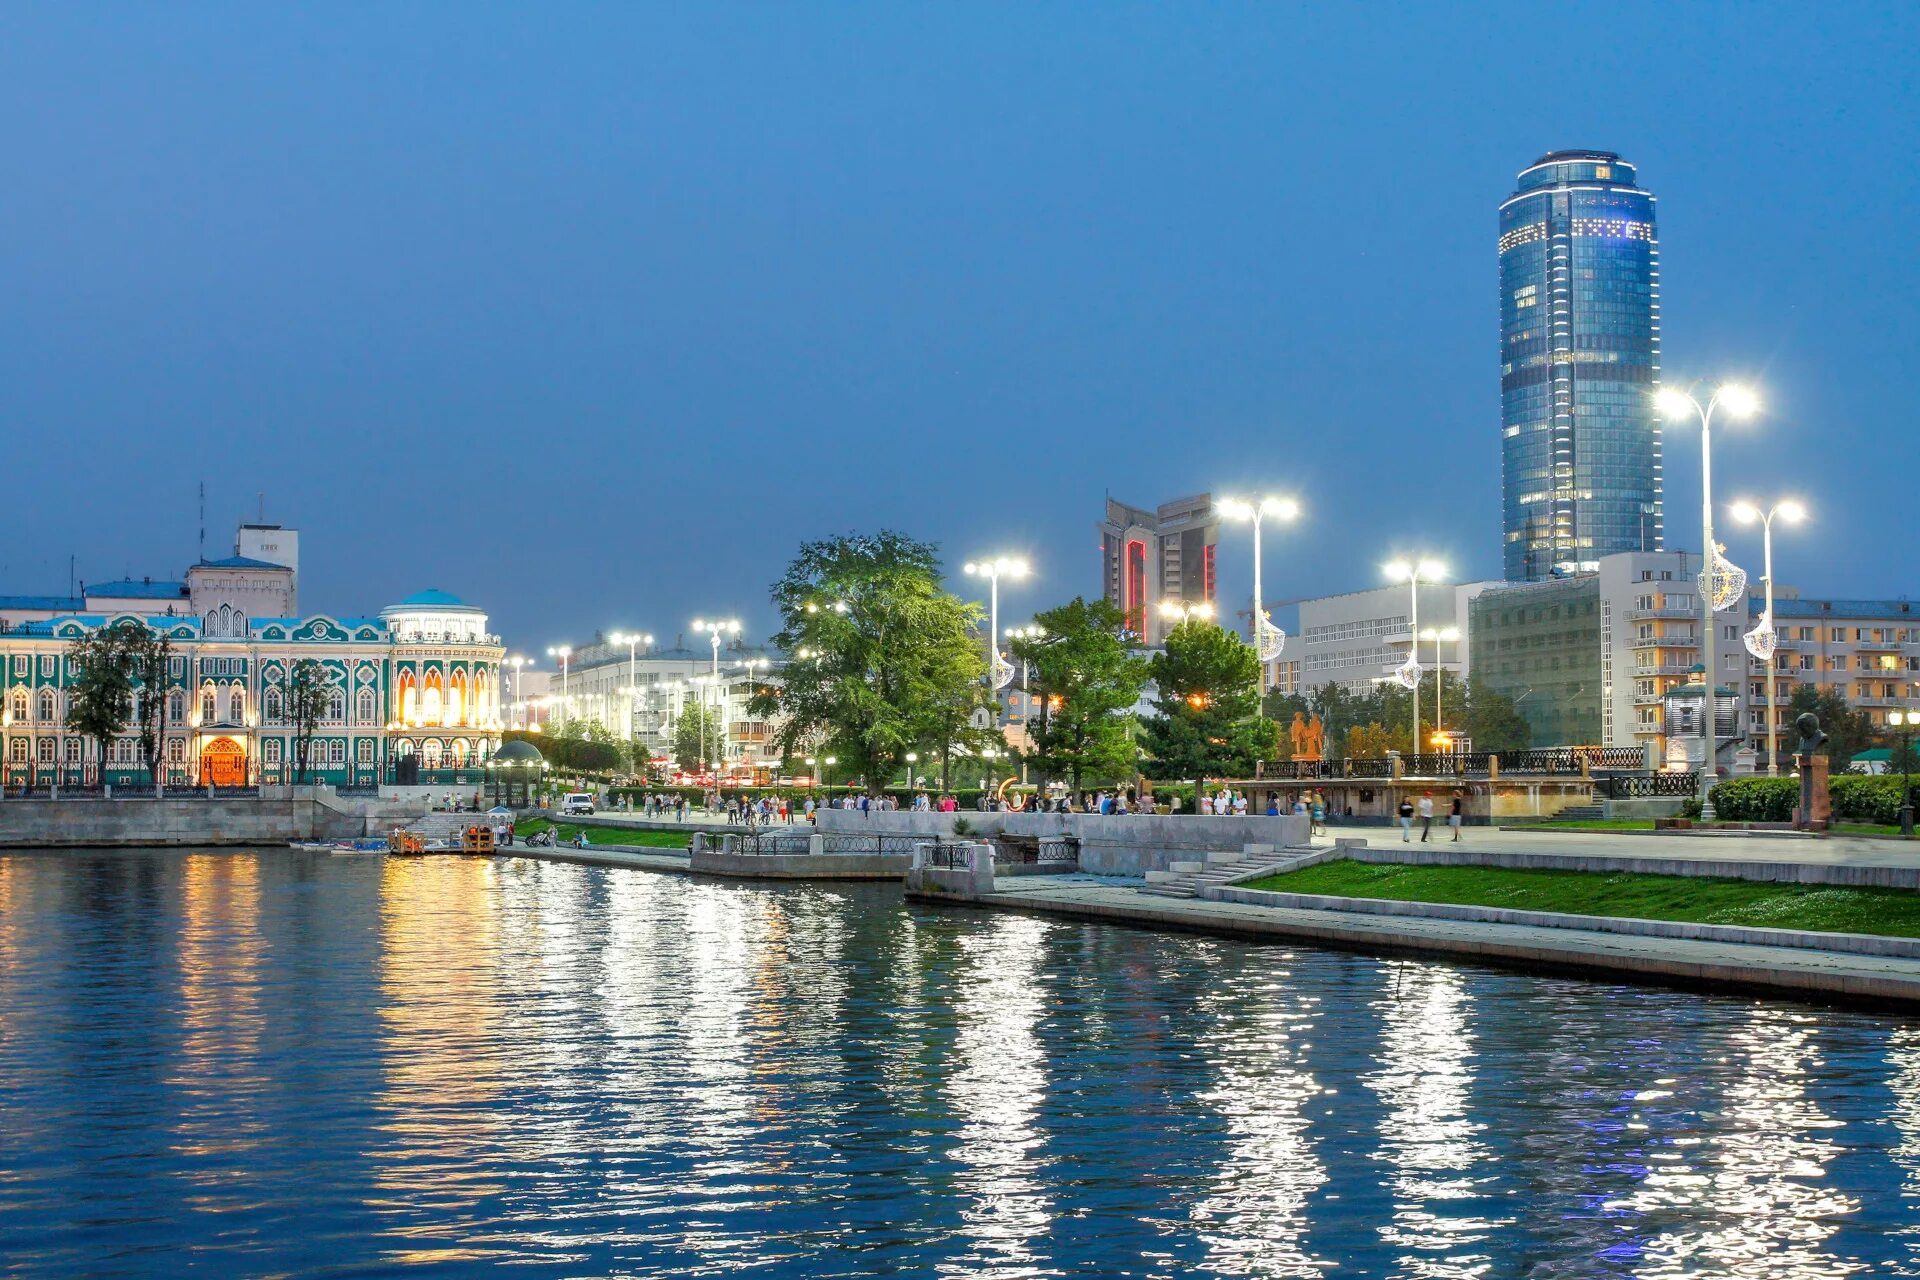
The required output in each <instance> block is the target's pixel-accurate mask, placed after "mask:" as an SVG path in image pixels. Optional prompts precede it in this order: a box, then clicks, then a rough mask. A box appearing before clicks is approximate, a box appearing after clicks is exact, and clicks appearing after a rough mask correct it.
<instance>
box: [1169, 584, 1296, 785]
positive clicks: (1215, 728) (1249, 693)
mask: <svg viewBox="0 0 1920 1280" xmlns="http://www.w3.org/2000/svg"><path fill="white" fill-rule="evenodd" d="M1148 671H1149V674H1151V675H1152V677H1153V681H1154V684H1155V686H1156V688H1157V692H1156V694H1155V698H1154V712H1155V714H1154V715H1152V716H1150V717H1148V719H1147V722H1146V725H1145V731H1146V732H1145V742H1146V747H1147V751H1148V753H1149V754H1150V755H1151V756H1152V760H1153V763H1152V768H1153V770H1154V772H1153V776H1154V777H1155V778H1157V779H1175V778H1180V779H1184V778H1195V779H1201V778H1208V777H1216V778H1217V777H1246V776H1249V775H1251V774H1252V772H1253V765H1254V761H1256V760H1259V759H1263V758H1265V757H1266V756H1267V755H1268V754H1269V753H1271V752H1272V751H1273V750H1274V748H1275V746H1276V744H1277V741H1278V738H1279V726H1277V725H1275V724H1274V723H1273V721H1271V720H1268V719H1266V718H1265V717H1264V716H1262V715H1260V714H1259V710H1260V693H1259V678H1260V661H1259V659H1258V658H1257V657H1256V656H1255V655H1254V652H1253V650H1252V649H1250V648H1248V647H1247V646H1246V645H1244V644H1242V643H1241V642H1240V638H1239V637H1238V636H1236V635H1234V634H1232V633H1231V632H1229V631H1227V630H1226V629H1225V628H1223V627H1221V626H1218V625H1217V624H1215V623H1212V622H1207V621H1204V620H1202V619H1198V618H1192V619H1188V620H1187V621H1185V622H1182V623H1181V624H1180V625H1179V626H1177V627H1175V628H1174V629H1173V630H1172V631H1171V632H1169V633H1168V634H1167V647H1166V650H1165V652H1163V653H1159V654H1156V655H1155V656H1154V658H1153V660H1152V662H1151V663H1150V664H1149V665H1148Z"/></svg>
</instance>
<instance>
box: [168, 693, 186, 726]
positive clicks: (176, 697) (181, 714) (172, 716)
mask: <svg viewBox="0 0 1920 1280" xmlns="http://www.w3.org/2000/svg"><path fill="white" fill-rule="evenodd" d="M186 718H187V695H186V694H184V693H181V692H180V691H179V690H178V689H175V690H174V691H173V693H172V694H170V695H169V696H168V698H167V719H169V720H171V721H172V722H173V723H175V724H179V723H180V722H181V721H183V720H185V719H186Z"/></svg>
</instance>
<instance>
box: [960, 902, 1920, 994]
mask: <svg viewBox="0 0 1920 1280" xmlns="http://www.w3.org/2000/svg"><path fill="white" fill-rule="evenodd" d="M977 902H978V905H980V906H984V907H993V908H1000V909H1003V910H1016V911H1037V912H1044V913H1047V914H1050V915H1063V916H1073V917H1078V918H1081V919H1092V920H1105V921H1109V922H1112V923H1116V924H1131V925H1139V926H1144V927H1148V928H1161V929H1179V930H1184V931H1188V932H1199V933H1215V934H1225V935H1229V936H1233V937H1244V938H1258V939H1264V940H1270V941H1281V940H1291V941H1298V942H1306V943H1312V944H1315V945H1319V946H1329V947H1338V948H1346V949H1351V950H1360V951H1374V952H1388V953H1407V952H1411V953H1419V954H1428V955H1446V956H1453V957H1456V958H1460V959H1467V960H1476V961H1482V962H1485V963H1489V964H1500V965H1509V966H1513V967H1517V968H1522V969H1528V970H1540V969H1549V970H1557V971H1565V972H1574V973H1581V974H1586V975H1590V976H1597V975H1604V976H1611V977H1619V978H1629V979H1638V980H1653V981H1661V982H1673V983H1678V984H1681V985H1688V986H1703V987H1708V988H1714V989H1723V988H1726V989H1740V990H1764V991H1768V992H1772V993H1776V994H1788V995H1795V996H1801V997H1805V998H1809V999H1818V1000H1846V1001H1860V1002H1865V1003H1878V1004H1881V1005H1883V1006H1884V1005H1886V1004H1898V1005H1900V1006H1902V1007H1904V1008H1910V1009H1914V1010H1920V960H1914V959H1906V958H1900V957H1885V956H1865V955H1856V954H1848V953H1842V952H1832V951H1819V950H1812V949H1806V948H1799V947H1770V946H1751V945H1742V944H1734V943H1721V942H1707V941H1701V940H1697V939H1689V938H1659V937H1642V936H1635V935H1629V934H1609V933H1599V932H1590V931H1587V930H1580V929H1550V928H1541V927H1539V926H1532V925H1508V924H1488V923H1480V922H1473V921H1459V920H1439V919H1431V918H1423V917H1412V916H1394V917H1379V916H1365V915H1358V914H1355V913H1351V912H1339V911H1310V910H1301V909H1295V908H1288V907H1266V906H1252V905H1248V904H1243V903H1234V902H1215V901H1208V900H1202V899H1176V898H1161V897H1149V896H1147V895H1145V894H1143V893H1141V892H1140V891H1139V889H1138V887H1136V886H1132V885H1123V884H1113V883H1102V882H1099V881H1096V880H1094V879H1092V878H1090V877H1083V876H1059V877H1002V878H1000V879H998V880H996V881H995V882H994V892H993V893H991V894H989V895H987V896H985V897H983V898H980V899H978V900H977Z"/></svg>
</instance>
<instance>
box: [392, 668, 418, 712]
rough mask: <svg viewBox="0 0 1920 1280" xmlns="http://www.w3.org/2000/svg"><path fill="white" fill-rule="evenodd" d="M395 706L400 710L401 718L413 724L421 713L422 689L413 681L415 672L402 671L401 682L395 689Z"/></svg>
mask: <svg viewBox="0 0 1920 1280" xmlns="http://www.w3.org/2000/svg"><path fill="white" fill-rule="evenodd" d="M394 706H395V707H396V708H397V709H398V710H399V713H400V720H401V722H402V723H404V724H412V723H413V722H414V720H415V719H416V718H417V717H418V716H419V714H420V689H419V686H417V685H416V684H415V683H414V681H413V672H411V671H402V672H401V673H400V683H399V685H398V686H397V687H396V688H395V690H394Z"/></svg>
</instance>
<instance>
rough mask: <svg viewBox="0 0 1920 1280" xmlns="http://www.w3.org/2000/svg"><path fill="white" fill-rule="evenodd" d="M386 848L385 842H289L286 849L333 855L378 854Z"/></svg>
mask: <svg viewBox="0 0 1920 1280" xmlns="http://www.w3.org/2000/svg"><path fill="white" fill-rule="evenodd" d="M386 847H387V842H386V841H385V840H289V841H287V848H289V849H304V850H306V851H307V852H309V853H331V854H335V855H342V854H355V853H380V852H382V851H383V850H385V849H386Z"/></svg>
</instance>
